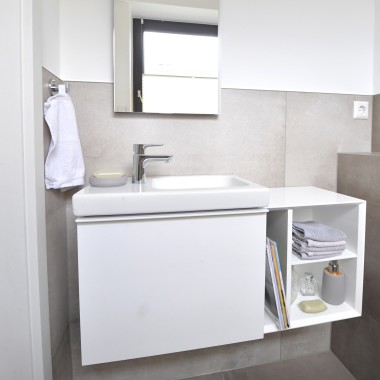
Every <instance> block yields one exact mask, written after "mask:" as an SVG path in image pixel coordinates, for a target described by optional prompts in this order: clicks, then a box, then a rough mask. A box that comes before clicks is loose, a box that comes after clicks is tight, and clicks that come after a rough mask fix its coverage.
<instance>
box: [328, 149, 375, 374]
mask: <svg viewBox="0 0 380 380" xmlns="http://www.w3.org/2000/svg"><path fill="white" fill-rule="evenodd" d="M379 164H380V154H373V153H369V154H340V155H339V165H338V191H339V192H342V193H344V194H347V195H351V196H355V197H358V198H362V199H365V200H367V220H366V247H365V263H364V264H365V265H364V286H363V315H362V316H361V317H360V318H354V319H351V320H346V321H342V322H337V323H333V327H332V336H331V348H332V350H333V352H334V353H335V354H336V355H337V356H338V358H339V359H340V360H341V361H342V363H343V364H344V365H345V366H346V367H347V368H348V369H349V370H350V371H351V372H352V373H353V374H354V376H355V377H356V378H357V379H358V380H367V379H368V380H369V379H371V380H372V379H376V378H378V375H379V373H380V362H379V360H378V356H379V355H378V345H379V341H380V290H379V286H378V279H379V270H380V254H379V244H380V235H379V230H380V197H379V190H378V189H379V185H380V176H379Z"/></svg>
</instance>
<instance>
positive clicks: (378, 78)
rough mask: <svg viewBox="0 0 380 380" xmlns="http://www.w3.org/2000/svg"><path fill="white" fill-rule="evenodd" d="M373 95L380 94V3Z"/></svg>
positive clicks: (377, 14)
mask: <svg viewBox="0 0 380 380" xmlns="http://www.w3.org/2000/svg"><path fill="white" fill-rule="evenodd" d="M374 17H375V41H374V64H373V67H374V73H373V92H372V93H373V94H374V95H376V94H380V3H379V2H378V1H377V2H376V1H375V15H374Z"/></svg>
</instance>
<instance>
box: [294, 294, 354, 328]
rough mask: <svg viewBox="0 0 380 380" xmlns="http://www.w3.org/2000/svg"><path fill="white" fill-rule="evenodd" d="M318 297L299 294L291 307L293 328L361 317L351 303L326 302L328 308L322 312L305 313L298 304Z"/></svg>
mask: <svg viewBox="0 0 380 380" xmlns="http://www.w3.org/2000/svg"><path fill="white" fill-rule="evenodd" d="M316 298H317V297H303V296H301V295H300V296H298V298H297V299H296V300H295V301H294V303H293V304H292V306H291V308H290V326H291V328H298V327H304V326H311V325H315V324H319V323H327V322H333V321H338V320H341V319H347V318H353V317H359V316H360V313H359V312H357V311H356V310H355V309H354V308H353V307H352V306H351V305H349V304H348V303H347V302H344V303H343V304H341V305H330V304H328V303H326V302H325V304H326V306H327V310H325V311H323V312H321V313H315V314H312V313H304V312H303V311H302V310H301V309H300V308H299V306H298V304H299V303H300V302H301V301H304V300H312V299H316Z"/></svg>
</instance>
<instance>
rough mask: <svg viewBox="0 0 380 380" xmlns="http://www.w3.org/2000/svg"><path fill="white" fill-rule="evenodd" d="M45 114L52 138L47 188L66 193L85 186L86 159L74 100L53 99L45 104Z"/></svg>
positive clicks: (47, 170) (59, 96) (66, 97)
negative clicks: (68, 188)
mask: <svg viewBox="0 0 380 380" xmlns="http://www.w3.org/2000/svg"><path fill="white" fill-rule="evenodd" d="M44 114H45V120H46V123H47V125H48V126H49V129H50V134H51V142H50V146H49V152H48V155H47V157H46V162H45V186H46V188H47V189H62V188H67V187H73V186H79V185H83V184H84V162H83V155H82V149H81V145H80V141H79V134H78V127H77V122H76V118H75V110H74V106H73V103H72V101H71V98H70V96H69V95H67V94H57V95H54V96H51V97H50V98H49V99H48V100H47V101H46V103H45V104H44Z"/></svg>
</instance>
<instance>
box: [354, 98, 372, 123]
mask: <svg viewBox="0 0 380 380" xmlns="http://www.w3.org/2000/svg"><path fill="white" fill-rule="evenodd" d="M368 109H369V103H368V102H359V101H354V119H361V120H367V119H368V113H369V110H368Z"/></svg>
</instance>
